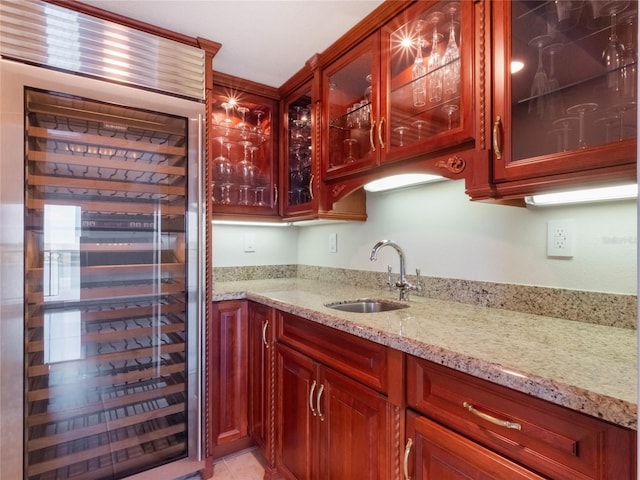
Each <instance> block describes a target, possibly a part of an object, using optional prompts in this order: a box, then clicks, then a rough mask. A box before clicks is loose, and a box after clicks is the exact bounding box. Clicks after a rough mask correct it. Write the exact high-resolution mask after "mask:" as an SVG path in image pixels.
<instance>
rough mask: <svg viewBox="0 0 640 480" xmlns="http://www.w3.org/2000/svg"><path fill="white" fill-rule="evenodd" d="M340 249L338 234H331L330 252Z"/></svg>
mask: <svg viewBox="0 0 640 480" xmlns="http://www.w3.org/2000/svg"><path fill="white" fill-rule="evenodd" d="M337 251H338V234H337V233H330V234H329V253H336V252H337Z"/></svg>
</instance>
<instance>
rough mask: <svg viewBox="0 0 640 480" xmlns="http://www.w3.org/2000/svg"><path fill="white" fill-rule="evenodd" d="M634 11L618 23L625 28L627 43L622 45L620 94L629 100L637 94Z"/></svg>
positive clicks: (635, 20)
mask: <svg viewBox="0 0 640 480" xmlns="http://www.w3.org/2000/svg"><path fill="white" fill-rule="evenodd" d="M637 17H638V12H637V11H636V10H633V11H630V12H627V13H625V14H624V15H623V16H622V17H621V18H620V23H621V24H623V25H626V26H627V41H626V42H625V43H624V57H623V61H622V64H623V67H622V72H621V77H622V94H623V95H624V96H625V97H626V98H629V99H635V98H636V96H637V93H638V55H637V53H636V50H635V47H634V40H635V36H636V32H637Z"/></svg>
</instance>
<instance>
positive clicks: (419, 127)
mask: <svg viewBox="0 0 640 480" xmlns="http://www.w3.org/2000/svg"><path fill="white" fill-rule="evenodd" d="M411 125H413V126H414V127H416V130H418V141H420V140H422V130H423V129H424V128H425V127H426V126H428V125H429V122H427V121H426V120H416V121H415V122H413V123H412V124H411Z"/></svg>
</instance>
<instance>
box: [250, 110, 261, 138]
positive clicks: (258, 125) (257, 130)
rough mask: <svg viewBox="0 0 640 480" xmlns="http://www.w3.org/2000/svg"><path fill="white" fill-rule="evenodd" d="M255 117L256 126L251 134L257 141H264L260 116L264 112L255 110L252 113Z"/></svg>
mask: <svg viewBox="0 0 640 480" xmlns="http://www.w3.org/2000/svg"><path fill="white" fill-rule="evenodd" d="M253 114H254V115H255V116H256V126H255V127H254V128H253V133H254V134H255V136H256V137H257V138H258V140H259V141H262V140H264V131H263V130H262V120H261V119H262V116H263V115H264V112H263V111H262V110H256V111H254V112H253Z"/></svg>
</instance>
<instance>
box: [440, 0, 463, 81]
mask: <svg viewBox="0 0 640 480" xmlns="http://www.w3.org/2000/svg"><path fill="white" fill-rule="evenodd" d="M459 9H460V3H459V2H451V3H449V4H448V5H446V6H445V10H446V12H447V13H448V14H449V15H450V16H451V20H450V22H449V41H448V42H447V48H446V49H445V51H444V56H443V57H442V63H443V64H444V73H443V77H444V93H456V92H457V91H458V85H459V84H460V49H459V48H458V44H457V43H456V34H455V24H456V22H455V21H454V15H455V14H456V12H458V10H459Z"/></svg>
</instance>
